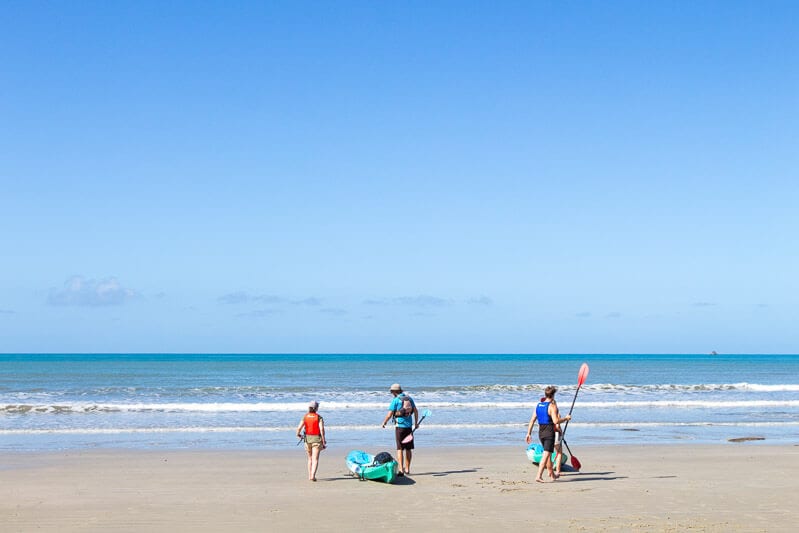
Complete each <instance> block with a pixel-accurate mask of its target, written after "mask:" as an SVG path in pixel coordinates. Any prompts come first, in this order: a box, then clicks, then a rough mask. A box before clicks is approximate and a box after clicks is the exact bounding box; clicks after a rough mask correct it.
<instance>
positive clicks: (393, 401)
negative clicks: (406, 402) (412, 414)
mask: <svg viewBox="0 0 799 533" xmlns="http://www.w3.org/2000/svg"><path fill="white" fill-rule="evenodd" d="M396 400H397V399H396V398H394V399H393V400H391V404H390V405H389V406H388V414H387V415H386V417H385V418H384V419H383V427H386V424H388V421H389V420H390V419H391V417H392V416H394V411H395V409H394V403H395V402H396Z"/></svg>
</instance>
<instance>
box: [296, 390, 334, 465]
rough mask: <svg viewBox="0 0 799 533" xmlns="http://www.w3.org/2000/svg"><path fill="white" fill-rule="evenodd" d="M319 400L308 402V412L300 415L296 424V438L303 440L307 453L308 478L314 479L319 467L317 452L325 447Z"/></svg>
mask: <svg viewBox="0 0 799 533" xmlns="http://www.w3.org/2000/svg"><path fill="white" fill-rule="evenodd" d="M318 410H319V402H311V403H309V404H308V413H307V414H306V415H305V416H304V417H302V420H300V424H299V425H298V426H297V438H298V439H304V440H305V451H306V453H307V454H308V480H309V481H316V470H317V469H318V468H319V453H320V452H321V451H322V450H324V449H325V448H326V447H327V440H326V439H325V420H324V419H323V418H322V417H321V416H319V413H317V411H318Z"/></svg>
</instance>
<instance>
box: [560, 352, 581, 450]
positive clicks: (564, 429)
mask: <svg viewBox="0 0 799 533" xmlns="http://www.w3.org/2000/svg"><path fill="white" fill-rule="evenodd" d="M587 377H588V363H583V366H581V367H580V372H579V373H578V374H577V390H576V391H574V399H572V406H571V407H569V416H571V414H572V411H573V410H574V402H576V401H577V395H578V394H579V393H580V387H582V386H583V383H585V379H586V378H587ZM568 427H569V421H568V420H567V421H566V425H564V426H563V431H562V432H561V434H560V438H561V439H562V438H563V436H564V435H566V428H568Z"/></svg>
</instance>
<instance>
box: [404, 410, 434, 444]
mask: <svg viewBox="0 0 799 533" xmlns="http://www.w3.org/2000/svg"><path fill="white" fill-rule="evenodd" d="M428 416H430V409H427V410H426V411H425V412H424V413H422V418H420V419H419V422H418V423H417V424H416V427H415V428H413V430H412V431H411V434H410V435H408V436H407V437H405V438H404V439H402V444H408V443H409V442H411V441H412V440H413V432H414V431H416V430H417V429H419V424H421V423H422V420H424V419H425V418H427V417H428Z"/></svg>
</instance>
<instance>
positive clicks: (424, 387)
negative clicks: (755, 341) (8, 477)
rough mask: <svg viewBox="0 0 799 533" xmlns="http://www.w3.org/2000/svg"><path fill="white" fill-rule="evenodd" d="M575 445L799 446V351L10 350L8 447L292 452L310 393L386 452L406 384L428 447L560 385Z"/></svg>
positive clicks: (519, 438)
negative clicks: (393, 404)
mask: <svg viewBox="0 0 799 533" xmlns="http://www.w3.org/2000/svg"><path fill="white" fill-rule="evenodd" d="M582 363H588V365H589V367H590V373H589V375H588V379H587V381H586V383H585V385H584V386H583V387H582V388H581V389H580V392H579V395H578V396H577V401H576V405H575V408H574V413H573V416H574V419H573V421H572V423H571V424H570V425H569V428H568V433H567V439H568V441H569V444H570V445H571V447H572V448H575V447H577V446H580V445H619V444H652V443H657V444H669V443H720V442H727V439H729V438H736V437H763V438H764V439H765V440H764V441H762V442H764V443H782V444H786V443H791V444H797V443H799V355H603V354H600V355H594V354H592V355H516V354H513V355H501V354H500V355H424V354H415V355H400V354H397V355H386V354H380V355H341V354H306V355H300V354H292V355H212V354H147V355H142V354H113V355H100V354H41V355H36V354H2V355H0V413H1V414H0V450H3V451H25V450H64V449H86V448H89V449H93V448H134V449H220V448H221V449H291V448H293V447H294V446H295V444H296V442H297V441H296V439H295V436H294V435H295V432H294V428H295V427H296V425H297V424H298V422H299V420H300V418H301V417H302V416H303V414H304V413H305V411H306V406H307V404H308V402H309V401H310V400H317V401H318V402H319V403H320V413H321V414H322V415H323V416H324V418H325V422H326V426H327V432H328V440H329V441H330V444H331V445H332V446H336V447H347V448H363V449H366V450H377V449H391V448H392V446H393V432H392V431H391V430H390V429H381V428H380V423H381V421H382V419H383V417H384V416H385V414H386V412H387V408H388V403H389V401H390V399H391V395H390V394H389V393H388V389H389V386H390V385H391V384H392V383H395V382H399V383H400V384H401V385H402V386H403V387H404V388H405V390H406V391H407V392H408V393H409V394H410V395H411V396H412V397H413V398H414V400H415V401H416V403H417V405H418V406H419V408H420V410H422V411H423V410H426V409H429V410H430V411H431V416H430V417H429V419H428V420H425V422H424V423H423V425H422V428H421V429H420V430H419V432H418V433H417V441H418V443H419V446H453V445H456V446H462V445H467V446H468V445H509V446H523V445H524V442H523V440H524V434H525V430H526V425H527V422H528V420H529V418H530V414H531V411H532V408H533V406H534V405H535V403H536V402H537V401H538V399H539V397H540V396H541V395H542V391H543V389H544V387H546V386H547V385H550V384H551V385H557V386H558V387H559V393H558V396H557V399H558V403H559V405H560V408H561V410H562V411H564V412H568V410H569V407H570V405H571V402H572V399H573V398H574V393H575V389H576V386H577V374H578V371H579V368H580V365H581V364H582Z"/></svg>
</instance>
